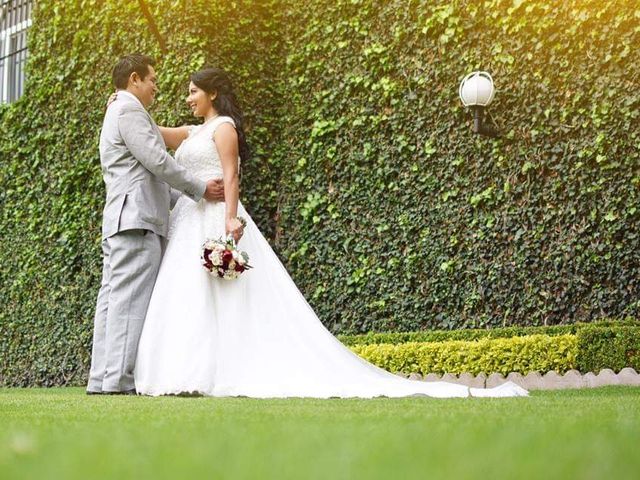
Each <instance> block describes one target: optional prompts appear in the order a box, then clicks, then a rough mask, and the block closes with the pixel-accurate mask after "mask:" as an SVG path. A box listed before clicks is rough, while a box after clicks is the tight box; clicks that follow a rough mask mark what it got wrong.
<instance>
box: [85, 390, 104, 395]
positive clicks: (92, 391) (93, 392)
mask: <svg viewBox="0 0 640 480" xmlns="http://www.w3.org/2000/svg"><path fill="white" fill-rule="evenodd" d="M87 395H102V392H96V391H94V390H87Z"/></svg>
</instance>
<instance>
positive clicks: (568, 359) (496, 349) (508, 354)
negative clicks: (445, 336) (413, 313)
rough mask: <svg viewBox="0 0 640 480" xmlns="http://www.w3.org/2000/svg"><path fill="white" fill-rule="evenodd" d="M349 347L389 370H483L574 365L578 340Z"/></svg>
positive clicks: (559, 368)
mask: <svg viewBox="0 0 640 480" xmlns="http://www.w3.org/2000/svg"><path fill="white" fill-rule="evenodd" d="M351 350H352V351H354V352H355V353H356V354H358V355H360V356H361V357H362V358H364V359H365V360H367V361H369V362H371V363H373V364H375V365H377V366H379V367H382V368H384V369H386V370H389V371H390V372H394V373H395V372H404V373H410V372H413V373H420V374H423V375H426V374H428V373H440V374H442V373H454V374H459V373H464V372H468V373H472V374H474V375H476V374H478V373H480V372H485V373H494V372H498V373H502V374H505V375H506V374H508V373H509V372H519V373H522V374H526V373H528V372H532V371H536V370H537V371H539V372H547V371H549V370H555V371H556V372H558V373H564V372H566V371H567V370H571V369H574V368H576V365H577V363H576V358H577V354H578V343H577V337H576V336H575V335H559V336H553V337H552V336H549V335H530V336H524V337H513V338H496V339H491V338H484V339H481V340H478V341H470V342H466V341H458V340H455V341H448V342H433V343H432V342H407V343H403V344H398V345H392V344H384V343H383V344H372V345H355V346H352V347H351Z"/></svg>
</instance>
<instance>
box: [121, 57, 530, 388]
mask: <svg viewBox="0 0 640 480" xmlns="http://www.w3.org/2000/svg"><path fill="white" fill-rule="evenodd" d="M187 103H188V104H189V106H190V107H191V109H192V110H193V114H194V115H195V116H197V117H203V119H204V123H203V124H202V125H199V126H197V127H178V128H161V132H162V135H163V138H164V140H165V143H166V144H167V145H168V146H169V147H170V148H172V149H174V150H176V154H175V158H176V160H177V161H178V162H179V163H181V164H182V165H183V166H185V167H186V168H187V169H189V170H190V171H191V172H192V173H193V174H195V175H196V176H198V177H200V178H202V179H209V178H222V179H223V181H224V198H225V201H224V202H218V203H211V202H206V201H204V200H203V201H200V202H198V203H195V202H192V201H191V200H189V199H188V198H180V199H179V200H178V202H177V203H176V205H175V207H174V209H173V211H172V212H171V217H170V225H169V235H168V238H169V242H168V244H167V248H166V251H165V254H164V257H163V259H162V264H161V266H160V270H159V273H158V277H157V280H156V283H155V287H154V291H153V294H152V296H151V301H150V303H149V308H148V311H147V315H146V320H145V322H144V327H143V331H142V336H141V338H140V344H139V348H138V354H137V360H136V366H135V373H134V375H135V384H136V389H137V391H138V393H141V394H145V395H166V394H180V393H191V394H201V395H210V396H246V397H257V398H271V397H315V398H328V397H364V398H371V397H376V396H386V397H403V396H409V395H416V394H421V395H428V396H431V397H467V396H482V397H489V396H491V397H508V396H526V395H527V394H528V393H527V391H526V390H524V389H522V388H520V387H519V386H517V385H515V384H514V383H512V382H507V383H505V384H503V385H501V386H499V387H495V388H492V389H475V388H468V387H466V386H463V385H457V384H452V383H446V382H433V383H427V382H421V381H414V380H407V379H404V378H400V377H398V376H396V375H393V374H391V373H389V372H387V371H385V370H382V369H380V368H378V367H376V366H374V365H372V364H370V363H368V362H366V361H364V360H363V359H361V358H360V357H358V356H357V355H356V354H354V353H353V352H351V351H350V350H349V349H348V348H346V347H345V346H343V345H342V344H341V343H340V342H339V341H338V340H337V339H336V338H335V337H334V336H333V335H331V333H329V331H328V330H326V329H325V328H324V326H323V325H322V323H321V322H320V320H319V319H318V317H317V316H316V314H315V313H314V311H313V310H312V309H311V307H310V306H309V304H308V303H307V302H306V300H305V299H304V297H303V296H302V294H301V293H300V291H299V290H298V288H297V287H296V285H295V284H294V283H293V281H292V280H291V278H290V277H289V275H288V273H287V271H286V270H285V268H284V267H283V265H282V264H281V263H280V261H279V260H278V257H277V256H276V255H275V253H274V252H273V250H272V249H271V247H270V246H269V244H268V243H267V241H266V240H265V238H264V237H263V236H262V234H261V233H260V231H259V230H258V228H257V227H256V224H255V223H254V222H253V220H252V219H251V217H250V216H249V214H248V213H247V211H246V210H245V208H244V206H243V205H242V203H241V202H240V201H239V199H238V192H239V186H238V183H239V180H238V170H239V162H240V160H244V159H245V158H246V156H247V152H248V149H247V144H246V141H245V135H244V131H243V123H242V113H241V111H240V109H239V108H238V103H237V101H236V97H235V94H234V92H233V89H232V86H231V82H230V81H229V78H228V76H227V74H226V73H225V72H224V71H223V70H221V69H219V68H207V69H204V70H202V71H199V72H197V73H195V74H193V75H192V76H191V82H190V85H189V96H188V98H187ZM242 220H244V222H243V221H242ZM245 222H246V227H244V228H243V225H242V224H243V223H245ZM227 234H232V235H234V237H235V238H236V239H239V243H238V248H239V249H240V250H243V251H246V252H247V253H248V254H249V256H250V263H251V265H252V266H253V267H254V268H253V269H251V270H249V271H246V272H245V273H243V274H242V275H240V277H239V278H237V279H235V280H231V281H226V280H222V279H218V278H216V277H213V276H211V275H210V274H209V273H208V272H207V271H206V270H205V269H204V268H203V267H202V265H201V261H200V252H201V247H202V244H203V242H204V241H205V240H206V239H209V238H211V239H217V238H224V237H226V235H227Z"/></svg>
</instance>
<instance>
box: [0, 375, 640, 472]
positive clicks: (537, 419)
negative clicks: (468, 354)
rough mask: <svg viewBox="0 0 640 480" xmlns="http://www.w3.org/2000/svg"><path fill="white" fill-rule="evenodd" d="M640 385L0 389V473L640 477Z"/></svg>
mask: <svg viewBox="0 0 640 480" xmlns="http://www.w3.org/2000/svg"><path fill="white" fill-rule="evenodd" d="M639 449H640V388H631V387H607V388H601V389H595V390H593V389H592V390H578V391H576V390H565V391H559V392H533V393H532V396H531V397H530V398H514V399H451V400H439V399H430V398H407V399H393V400H392V399H374V400H337V399H336V400H333V399H332V400H302V399H293V400H254V399H246V398H228V399H214V398H176V397H163V398H145V397H113V396H111V397H103V396H91V397H87V396H86V395H84V392H83V390H82V389H79V388H64V389H0V478H2V479H4V478H11V479H14V478H15V479H28V478H34V479H36V478H37V479H46V478H60V479H75V478H78V479H83V480H84V479H90V480H92V479H102V478H123V479H126V478H135V479H158V478H172V479H195V478H208V479H211V478H233V479H235V478H247V479H249V478H250V479H266V478H274V479H289V478H291V479H315V478H317V479H342V478H350V479H351V478H353V479H360V478H380V479H406V478H429V479H438V478H446V479H466V478H483V479H484V478H487V479H491V480H495V479H499V478H504V479H525V478H543V479H544V480H550V479H563V480H567V479H570V480H573V479H600V478H601V479H607V480H609V479H616V480H617V479H625V478H629V479H631V478H640V455H639V454H638V452H639V451H640V450H639Z"/></svg>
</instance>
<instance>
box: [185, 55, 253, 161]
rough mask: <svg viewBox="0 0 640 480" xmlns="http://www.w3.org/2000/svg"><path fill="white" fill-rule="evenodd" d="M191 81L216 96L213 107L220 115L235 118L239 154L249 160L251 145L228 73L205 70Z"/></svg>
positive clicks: (215, 69) (195, 75) (194, 75)
mask: <svg viewBox="0 0 640 480" xmlns="http://www.w3.org/2000/svg"><path fill="white" fill-rule="evenodd" d="M191 81H192V82H193V83H194V84H195V85H196V86H197V87H198V88H201V89H202V90H204V91H205V92H207V93H209V94H215V96H216V98H215V99H214V100H213V102H212V103H213V107H214V108H215V109H216V111H217V112H218V115H224V116H227V117H231V118H233V121H234V122H235V123H236V132H237V133H238V152H239V154H240V159H241V160H242V161H243V162H244V161H245V160H247V159H248V158H249V145H248V144H247V139H246V137H245V134H244V116H243V115H242V111H241V110H240V106H239V105H238V99H237V98H236V94H235V92H234V91H233V85H232V84H231V80H230V79H229V76H228V75H227V72H225V71H224V70H222V69H221V68H216V67H209V68H204V69H202V70H200V71H198V72H196V73H194V74H192V75H191Z"/></svg>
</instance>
